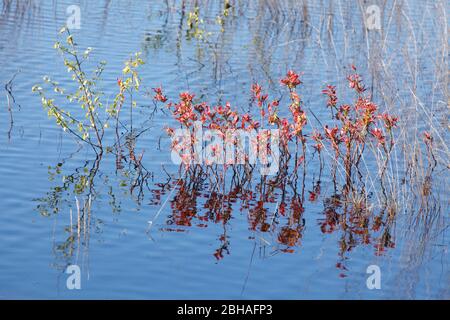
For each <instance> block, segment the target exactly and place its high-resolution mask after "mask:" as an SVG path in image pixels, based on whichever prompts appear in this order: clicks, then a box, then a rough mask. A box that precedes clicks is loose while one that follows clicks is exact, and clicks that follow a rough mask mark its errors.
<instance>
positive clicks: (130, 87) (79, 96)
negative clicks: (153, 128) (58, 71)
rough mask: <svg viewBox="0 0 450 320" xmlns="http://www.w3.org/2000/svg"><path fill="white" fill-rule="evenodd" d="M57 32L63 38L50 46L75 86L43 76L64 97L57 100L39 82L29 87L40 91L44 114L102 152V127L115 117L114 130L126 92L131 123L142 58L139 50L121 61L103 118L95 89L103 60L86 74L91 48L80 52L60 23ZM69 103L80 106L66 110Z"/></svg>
mask: <svg viewBox="0 0 450 320" xmlns="http://www.w3.org/2000/svg"><path fill="white" fill-rule="evenodd" d="M60 34H66V39H65V41H64V42H60V41H57V42H56V43H55V45H54V48H55V49H56V50H58V52H59V53H60V54H61V55H62V57H63V61H64V65H65V67H66V68H67V72H68V73H70V75H71V80H72V81H73V82H74V86H75V88H76V89H75V91H74V92H71V91H70V90H69V89H66V88H62V87H61V86H60V84H59V83H58V82H56V81H54V80H52V79H51V78H50V77H49V76H44V78H43V80H44V82H45V83H46V84H47V85H48V86H50V87H51V88H52V89H53V91H54V92H55V93H57V94H59V95H60V96H63V97H64V98H65V100H66V101H65V102H60V103H59V102H58V103H57V102H56V100H55V98H53V97H51V96H50V94H48V93H47V92H46V90H45V89H44V88H43V86H41V85H35V86H33V88H32V91H33V92H37V93H38V94H39V95H40V97H41V103H42V106H43V107H44V109H45V110H46V111H47V114H48V116H49V117H50V118H54V119H55V121H56V124H57V125H58V126H60V127H61V128H62V129H63V130H64V131H66V132H68V133H70V134H72V135H73V136H74V137H76V138H78V139H79V140H80V141H82V142H85V143H87V144H89V145H90V146H91V147H92V148H93V149H94V151H95V152H96V153H97V154H98V153H101V152H103V149H104V145H103V138H104V134H105V129H106V128H108V127H109V121H110V120H111V118H115V119H116V132H117V127H118V123H119V115H120V110H121V108H122V106H123V104H124V102H125V95H126V94H128V95H129V97H130V115H131V116H130V119H131V126H132V109H133V107H135V106H136V102H135V101H134V100H133V91H138V90H139V86H140V79H139V76H138V73H137V67H138V66H140V65H142V64H143V63H144V62H143V60H142V59H141V58H140V54H139V53H136V54H135V55H134V57H132V58H130V59H129V60H128V61H126V62H125V68H124V69H123V72H122V73H123V78H124V79H119V80H118V85H119V93H118V94H117V95H116V97H115V99H114V102H113V104H112V105H110V106H107V108H106V111H107V115H108V116H107V117H106V118H105V117H102V116H101V114H100V110H101V109H102V108H103V107H104V103H103V102H102V97H103V92H102V91H100V89H99V82H100V81H101V76H102V73H103V71H104V68H105V65H106V62H105V61H101V62H100V63H98V65H97V68H96V69H95V70H94V71H93V72H92V73H90V74H89V73H88V72H87V71H86V70H85V69H84V64H85V62H86V61H88V60H89V57H90V53H91V51H92V48H87V49H86V50H85V51H84V52H83V54H80V53H79V48H78V45H77V43H76V42H75V40H74V38H73V35H72V34H71V33H70V31H69V30H68V29H67V28H65V27H64V28H62V29H61V31H60ZM72 103H76V104H78V105H79V107H80V109H79V110H76V111H75V112H72V111H70V109H69V108H68V107H67V106H66V104H72ZM80 111H81V114H80V113H79V112H80Z"/></svg>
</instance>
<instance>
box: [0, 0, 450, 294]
mask: <svg viewBox="0 0 450 320" xmlns="http://www.w3.org/2000/svg"><path fill="white" fill-rule="evenodd" d="M73 3H77V4H79V5H80V8H81V29H80V30H75V31H74V36H75V37H76V39H77V42H78V43H79V45H80V46H81V47H89V46H90V47H93V48H94V51H93V56H92V57H93V58H92V59H93V60H94V61H99V60H106V61H107V62H108V64H107V68H106V71H105V73H104V81H103V85H104V90H105V93H106V97H109V98H110V99H112V97H113V93H114V90H115V86H116V84H115V83H116V79H117V78H118V77H119V76H120V70H121V69H122V65H123V61H124V60H126V59H127V57H128V56H129V54H131V53H133V52H136V51H142V53H143V57H144V59H145V61H146V64H145V65H144V66H143V67H142V71H141V72H142V73H141V76H142V78H143V80H144V81H143V84H144V86H145V87H146V89H148V90H150V89H151V88H152V87H156V86H159V85H162V86H163V87H164V88H165V91H166V94H167V95H168V96H169V97H171V98H175V97H176V95H177V94H178V92H180V91H183V90H190V91H192V92H195V93H196V94H197V97H202V98H204V99H205V100H208V101H209V102H211V103H224V102H225V101H231V102H232V104H233V106H236V107H237V108H239V109H240V110H248V109H249V104H250V103H249V89H250V85H251V83H253V81H259V82H260V83H261V84H263V85H264V86H265V87H267V88H269V89H270V92H271V94H273V95H274V96H277V95H280V92H281V90H282V89H281V88H280V86H279V84H278V79H279V78H281V77H282V76H283V75H284V73H285V72H286V70H287V69H288V68H292V69H294V70H299V71H302V72H303V73H304V75H303V81H304V85H302V89H301V93H302V95H303V96H304V99H305V103H306V105H307V106H308V108H310V109H311V110H314V113H315V115H316V116H317V117H318V118H321V119H325V117H327V116H328V115H329V114H328V111H327V110H326V108H325V107H324V98H323V97H322V96H321V93H320V92H321V90H322V88H323V87H324V85H325V84H326V83H335V84H337V86H338V90H339V89H342V90H343V89H344V88H345V87H346V84H345V82H343V81H342V80H343V79H345V75H346V74H347V72H348V66H349V65H350V64H352V63H354V64H355V65H357V66H358V67H359V69H360V72H361V73H362V75H363V76H364V78H365V79H366V81H367V84H368V87H369V88H370V89H371V90H372V92H373V95H374V99H375V100H376V101H377V102H379V103H380V105H382V106H383V107H385V108H387V109H390V110H392V109H395V111H396V114H399V116H403V118H402V119H404V121H414V122H412V123H414V127H420V126H423V127H427V125H428V124H427V123H426V122H424V123H422V122H418V121H417V119H419V120H420V119H422V120H423V119H428V116H429V115H431V116H433V117H435V118H433V123H434V125H436V126H437V127H439V126H440V128H443V131H441V136H442V140H444V141H448V133H447V131H446V127H447V124H446V121H448V119H447V115H446V110H447V109H446V108H447V104H446V102H445V101H446V99H448V75H447V80H445V79H446V78H445V74H446V72H447V70H448V43H447V42H448V38H447V36H446V35H445V34H444V31H445V30H446V29H447V28H448V26H446V25H445V24H443V20H442V16H443V14H444V13H445V12H447V20H446V21H448V18H449V17H448V3H446V1H443V2H442V3H441V2H437V3H435V2H434V1H429V2H425V1H405V2H404V4H403V5H402V6H401V7H400V8H393V7H392V4H390V5H388V6H386V7H385V8H384V9H383V32H379V33H377V32H371V33H370V34H366V29H365V28H364V26H363V25H362V16H361V7H360V5H359V4H358V3H357V2H355V3H352V4H347V3H346V2H345V1H335V2H332V3H331V4H330V3H328V1H303V2H301V1H298V2H296V1H281V2H279V3H278V4H276V2H275V1H262V0H261V1H254V2H252V4H245V3H241V2H240V1H234V2H233V1H232V3H233V7H232V9H231V11H230V15H229V16H228V17H227V18H226V20H225V25H224V30H223V32H222V31H221V30H220V29H221V28H220V27H219V26H218V24H217V23H216V17H217V16H218V15H220V14H221V11H222V2H220V1H199V3H200V7H201V10H200V14H201V16H202V18H203V20H204V23H203V24H202V28H204V29H205V30H207V31H208V32H211V35H209V36H208V38H207V41H198V40H197V39H195V38H194V39H190V38H189V37H188V36H187V31H186V27H187V22H186V19H187V18H186V15H187V13H188V12H189V11H191V10H193V3H194V1H150V2H149V1H126V0H120V1H107V0H105V1H57V0H53V1H52V0H48V1H44V0H42V1H32V0H30V1H22V0H16V1H6V0H4V1H3V4H2V6H0V8H1V11H0V69H1V70H2V72H1V73H0V83H2V84H4V83H7V82H8V81H9V80H10V79H11V78H12V77H13V75H14V74H16V73H17V74H16V76H15V78H14V80H13V82H12V88H13V89H12V92H13V95H14V98H15V100H16V101H15V102H16V103H15V104H13V110H12V116H13V120H14V123H13V125H12V126H11V124H10V113H9V112H8V109H7V108H6V106H7V103H6V91H4V90H3V85H2V87H1V90H2V92H3V94H2V95H1V96H0V97H1V99H0V181H1V182H2V183H1V185H0V212H1V214H0V240H1V241H0V298H3V299H10V298H144V299H145V298H245V299H253V298H289V299H298V298H337V299H359V298H368V299H379V298H389V299H390V298H407V299H410V298H424V299H430V298H441V299H442V298H445V299H449V298H450V291H449V283H450V269H449V262H450V260H449V256H448V247H449V240H450V238H449V235H448V226H449V222H450V220H449V215H448V201H449V198H448V169H445V168H438V169H436V172H437V174H436V177H433V197H431V198H432V199H430V200H429V201H430V204H429V205H430V206H434V207H433V208H434V210H430V211H431V213H429V214H430V215H431V216H430V217H429V218H428V219H425V220H420V219H419V220H420V221H419V220H417V219H416V218H415V217H417V210H414V208H415V209H417V207H420V204H417V202H410V203H409V204H410V205H411V207H412V209H411V208H410V207H409V206H408V209H407V208H406V205H405V208H400V210H399V213H398V214H397V217H396V219H395V222H394V223H392V225H389V226H385V227H384V228H382V230H381V231H378V232H374V234H373V235H371V237H372V241H371V242H370V243H362V242H363V241H362V240H361V239H360V238H358V236H355V237H354V238H353V235H352V234H349V233H346V232H342V231H340V230H336V231H335V232H324V230H323V228H321V226H322V224H323V222H324V219H325V218H326V212H327V209H329V207H330V204H329V201H328V200H327V199H329V197H330V196H331V195H332V193H333V188H332V183H331V180H330V175H329V172H328V171H326V170H324V172H323V173H322V176H321V177H320V180H321V183H320V187H321V192H320V195H319V196H318V199H317V200H315V201H311V199H308V198H309V196H308V195H309V193H308V191H313V190H314V186H315V185H316V184H317V180H318V172H317V169H313V170H311V171H310V174H308V176H307V178H306V181H305V191H306V199H305V201H304V202H303V206H304V213H303V216H302V219H304V220H303V222H302V227H301V232H300V233H301V236H300V239H299V241H298V242H297V243H296V244H295V245H293V246H286V245H285V244H283V243H282V241H281V240H280V232H281V230H282V226H283V224H285V223H286V220H287V218H286V217H280V218H279V219H278V218H277V219H276V220H277V224H278V225H277V226H275V227H274V228H270V229H269V230H262V229H261V228H252V219H251V218H249V217H251V210H252V207H254V206H255V205H256V204H257V203H256V201H255V200H254V199H253V200H251V201H250V208H245V207H244V208H243V207H242V203H241V202H240V201H238V200H237V201H234V202H233V204H232V207H231V212H232V218H231V219H230V220H229V221H228V222H227V223H226V224H224V223H223V222H222V221H221V220H220V219H218V220H217V219H214V218H211V217H209V216H208V215H207V213H208V204H207V200H208V199H210V198H212V197H213V196H214V195H211V194H209V193H208V192H207V190H199V193H200V194H199V195H198V197H197V199H196V200H195V202H194V204H192V203H190V204H189V205H190V206H193V208H194V209H195V210H193V213H192V212H191V214H187V215H186V212H185V211H184V209H186V208H180V201H179V199H180V196H176V194H177V190H179V189H178V188H173V183H169V184H168V185H164V184H166V183H167V175H166V173H164V170H166V171H168V172H169V173H170V174H173V175H174V176H176V174H177V171H178V168H177V167H176V166H175V165H173V164H171V162H170V152H169V149H168V143H169V141H168V140H167V138H165V135H164V133H163V132H162V129H163V128H164V126H165V125H166V124H172V125H173V121H172V120H171V119H169V117H168V116H167V115H165V114H164V113H162V112H159V111H158V112H157V113H156V114H155V115H154V117H153V118H152V119H150V118H149V114H150V113H151V111H152V110H153V104H152V102H151V100H150V99H149V98H148V97H145V96H142V97H140V98H139V106H138V108H137V111H136V114H135V119H136V120H135V121H136V126H140V127H142V128H146V127H150V129H149V131H147V132H146V133H145V134H143V135H142V137H141V138H140V139H139V140H138V144H137V146H136V150H137V151H138V152H139V153H140V152H142V150H145V153H144V157H143V164H144V165H145V167H146V168H147V169H148V170H149V171H150V172H151V173H152V174H151V175H149V177H148V181H147V182H148V184H147V185H146V186H144V188H143V190H142V193H139V190H134V191H133V192H132V193H131V192H130V177H131V178H133V174H134V173H133V172H132V171H129V170H127V168H125V169H124V170H119V171H116V163H115V158H114V156H112V155H106V156H104V158H103V159H102V162H101V164H100V167H99V170H98V172H97V174H96V177H95V191H94V192H93V194H91V197H92V198H91V199H93V200H92V209H91V215H90V219H89V220H88V221H87V222H86V223H87V226H86V228H84V229H83V231H82V233H83V234H82V235H81V240H80V242H77V240H75V241H72V242H71V241H70V239H71V238H70V233H69V231H68V227H69V226H70V214H71V213H70V212H71V210H72V214H73V215H74V216H75V215H76V199H79V201H83V199H85V197H86V194H85V193H83V194H77V193H76V192H74V188H75V186H74V185H75V184H76V183H77V182H78V181H80V179H81V177H82V176H83V175H86V173H87V172H89V170H90V169H91V168H92V166H93V165H94V160H95V157H94V156H93V154H92V152H91V151H90V150H88V148H86V147H84V148H81V149H80V148H79V146H78V145H77V143H76V142H75V141H74V140H73V139H72V138H71V137H69V136H68V135H66V134H65V133H64V132H62V130H60V129H58V128H57V127H56V126H55V125H54V123H53V121H51V120H49V119H48V118H47V115H46V113H45V112H44V111H43V110H42V107H41V105H40V101H39V98H38V97H37V96H36V95H34V94H33V93H32V92H31V87H32V86H33V85H34V84H36V83H40V82H41V80H42V76H44V75H47V74H48V75H51V76H52V77H54V78H55V79H57V80H58V81H59V82H60V83H61V84H62V86H65V85H67V86H69V85H71V84H70V82H69V81H68V80H67V79H68V77H67V73H66V71H65V68H64V66H63V64H62V63H61V57H59V56H58V54H57V53H56V52H55V50H54V49H53V43H54V42H55V41H56V40H57V37H58V35H57V32H58V30H59V29H60V27H61V26H62V25H63V24H64V23H65V21H66V17H67V15H66V8H67V6H69V5H71V4H73ZM361 5H362V6H365V4H364V3H363V2H361ZM411 30H412V31H413V32H411ZM412 35H413V36H414V37H413V36H412ZM413 40H414V41H415V42H413ZM414 43H415V44H416V45H414ZM445 45H447V47H446V48H447V49H446V50H447V51H445V50H444V51H442V48H445ZM445 53H446V54H445ZM442 55H443V57H444V58H443V59H441V58H440V57H441V56H442ZM445 81H447V82H445ZM411 87H413V88H414V91H413V92H414V94H415V96H416V98H414V97H413V95H412V94H411V90H410V88H411ZM342 90H340V91H342ZM412 101H413V102H414V104H413V103H412ZM417 101H420V102H419V103H418V102H417ZM420 106H422V107H423V106H425V108H426V112H425V111H423V112H424V114H422V115H417V112H418V111H417V110H418V109H417V108H420ZM419 110H420V109H419ZM421 112H422V111H421ZM414 115H415V118H413V117H414ZM434 119H435V120H434ZM322 121H324V120H322ZM315 125H316V126H318V124H317V123H315ZM411 127H413V126H411ZM436 130H440V129H436ZM441 149H443V150H445V149H446V146H443V147H441ZM397 158H398V159H399V160H398V161H401V159H402V155H401V154H399V155H397ZM447 163H448V162H447ZM58 164H59V165H58ZM162 165H164V170H163V167H162ZM370 165H371V164H370V163H369V166H370ZM396 168H397V169H396V170H398V171H400V173H399V175H398V176H401V175H402V174H403V172H402V170H403V169H402V167H401V166H396ZM374 174H375V177H376V173H374ZM63 177H65V179H64V180H63ZM72 181H75V183H72ZM369 191H372V192H373V193H374V194H376V191H377V190H376V187H374V189H372V190H369ZM374 199H375V196H374ZM408 199H409V198H408ZM411 199H412V198H411ZM408 201H409V200H407V201H406V202H408ZM276 202H277V201H273V202H272V203H268V204H267V206H266V208H267V210H268V220H269V221H271V220H272V221H274V220H275V217H273V218H272V216H271V215H272V213H273V212H274V211H275V209H276ZM181 206H183V205H181ZM410 209H411V210H410ZM278 220H279V221H278ZM149 221H153V225H152V227H151V228H150V229H149ZM385 232H388V233H389V236H390V238H389V239H390V242H389V244H388V245H386V248H384V250H383V251H382V252H379V250H377V249H376V248H375V245H376V243H377V239H380V237H382V236H383V233H385ZM343 245H345V246H346V248H343ZM218 252H220V253H221V255H222V257H220V254H218ZM70 264H77V265H79V266H80V267H81V271H82V289H81V290H68V289H67V288H66V279H67V275H66V274H65V273H64V271H65V269H66V267H67V266H68V265H70ZM373 264H375V265H378V266H379V267H380V268H381V271H382V288H381V290H369V289H367V287H366V279H367V277H368V274H366V268H367V267H368V266H369V265H373Z"/></svg>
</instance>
